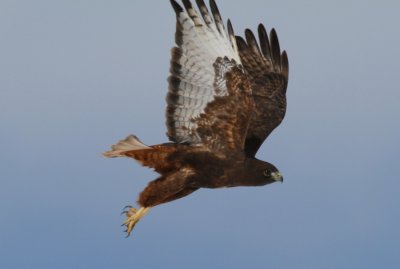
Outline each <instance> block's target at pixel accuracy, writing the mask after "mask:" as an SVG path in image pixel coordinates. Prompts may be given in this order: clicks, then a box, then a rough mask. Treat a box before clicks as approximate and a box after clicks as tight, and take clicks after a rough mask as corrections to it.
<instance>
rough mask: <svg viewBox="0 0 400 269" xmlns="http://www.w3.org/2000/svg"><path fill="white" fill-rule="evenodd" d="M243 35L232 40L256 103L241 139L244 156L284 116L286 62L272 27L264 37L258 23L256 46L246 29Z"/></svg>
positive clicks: (251, 150) (256, 146)
mask: <svg viewBox="0 0 400 269" xmlns="http://www.w3.org/2000/svg"><path fill="white" fill-rule="evenodd" d="M245 36H246V40H244V39H243V38H242V37H239V36H237V37H236V42H237V46H238V48H239V54H240V59H241V61H242V64H243V66H244V68H245V70H246V71H247V73H248V76H249V79H250V81H251V87H252V90H253V97H254V102H255V105H256V108H255V113H254V115H253V117H252V118H251V123H250V126H249V129H248V132H247V137H246V142H245V152H246V154H247V156H249V157H254V156H255V155H256V153H257V151H258V149H259V148H260V147H261V145H262V143H263V142H264V140H265V139H266V138H267V137H268V135H269V134H270V133H271V132H272V131H273V130H274V129H275V128H276V127H277V126H278V125H279V124H280V123H281V122H282V120H283V118H284V116H285V112H286V87H287V84H288V77H289V63H288V58H287V54H286V52H285V51H283V52H282V53H281V51H280V47H279V42H278V37H277V35H276V32H275V30H274V29H272V30H271V33H270V36H269V38H268V35H267V33H266V31H265V28H264V26H263V25H262V24H260V25H259V27H258V36H259V41H260V46H259V45H258V44H257V40H256V38H255V36H254V34H253V33H252V32H251V31H250V30H249V29H247V30H246V31H245ZM260 48H261V49H260Z"/></svg>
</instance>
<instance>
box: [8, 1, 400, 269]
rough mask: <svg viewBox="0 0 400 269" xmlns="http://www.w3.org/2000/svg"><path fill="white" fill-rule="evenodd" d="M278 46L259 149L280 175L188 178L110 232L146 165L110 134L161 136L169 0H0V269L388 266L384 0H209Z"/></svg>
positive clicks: (394, 155)
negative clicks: (276, 103) (280, 95)
mask: <svg viewBox="0 0 400 269" xmlns="http://www.w3.org/2000/svg"><path fill="white" fill-rule="evenodd" d="M218 4H219V8H220V11H221V13H222V16H223V18H224V19H225V20H226V19H228V18H230V19H231V20H232V22H233V25H234V28H235V31H236V33H237V34H242V33H243V31H244V29H245V28H246V27H250V28H252V29H256V26H257V25H258V23H259V22H263V23H264V24H265V25H266V27H267V28H268V29H270V28H271V27H275V28H276V29H277V32H278V36H279V39H280V43H281V47H282V48H284V49H286V50H287V51H288V54H289V62H290V79H289V87H288V92H287V95H288V110H287V115H286V118H285V120H284V121H283V123H282V124H281V125H280V127H279V128H278V129H277V130H275V131H274V132H273V134H272V135H271V136H270V138H269V139H268V141H267V142H266V143H265V144H264V145H263V147H262V148H261V150H260V151H259V153H258V157H259V158H260V159H263V160H268V161H270V162H272V163H274V164H275V165H276V166H277V167H278V168H279V169H280V171H281V172H282V173H283V174H284V177H285V182H284V183H283V184H272V185H268V186H265V187H259V188H233V189H222V190H207V189H204V190H200V191H198V192H196V193H194V194H192V195H190V196H188V197H186V198H184V199H181V200H178V201H175V202H172V203H168V204H166V205H162V206H159V207H156V208H154V209H153V210H152V211H150V213H149V214H148V215H147V216H146V217H145V218H144V219H142V221H141V222H140V223H139V224H138V225H137V227H136V228H135V230H134V232H133V236H132V237H130V238H128V239H126V238H125V235H124V233H123V230H124V229H123V227H121V226H120V224H121V223H122V221H123V220H124V217H123V216H120V215H119V214H120V212H121V211H122V208H123V207H124V206H125V205H128V204H132V203H134V201H136V198H137V195H138V194H139V192H140V191H141V190H142V189H143V188H144V187H145V186H146V185H147V183H148V182H149V181H150V180H152V179H154V178H155V177H156V176H157V175H156V174H155V173H154V172H152V171H151V170H149V169H146V168H142V167H140V166H139V165H138V164H136V163H135V162H134V161H131V160H128V159H112V160H109V159H105V158H103V157H102V156H101V153H102V152H103V151H105V150H108V148H109V146H110V145H111V144H113V143H115V142H116V141H118V140H120V139H122V138H124V137H126V136H127V135H128V134H131V133H133V134H136V135H137V136H139V137H140V138H141V139H142V140H143V141H144V142H145V143H147V144H156V143H161V142H164V141H166V136H165V131H166V128H165V122H164V110H165V94H166V91H167V81H166V78H167V76H168V68H169V57H170V55H169V50H170V48H171V47H172V46H173V43H174V42H173V37H174V32H175V15H174V12H173V10H172V8H171V7H170V5H169V1H132V0H129V1H128V0H120V1H103V0H99V1H94V0H92V1H89V0H83V1H65V0H64V1H50V0H47V1H46V0H36V1H23V0H0V149H1V154H0V171H1V172H0V268H8V269H13V268H18V269H25V268H29V269H31V268H40V269H46V268H57V269H63V268H68V269H70V268H98V269H102V268H167V269H169V268H174V269H180V268H194V269H196V268H297V269H299V268H325V269H329V268H364V269H367V268H386V269H391V268H399V267H400V256H399V249H400V232H399V229H398V227H400V209H399V206H400V195H399V194H400V192H399V189H400V183H399V180H400V176H399V168H400V163H399V162H400V161H399V157H400V143H399V137H400V120H399V118H400V88H399V65H398V63H399V60H400V50H399V48H400V37H399V35H400V31H399V25H400V17H399V10H400V3H399V2H398V1H388V0H384V1H361V0H357V1H356V0H346V1H344V0H342V1H340V0H338V1H295V0H268V1H264V0H263V1H261V0H258V1H227V0H219V1H218Z"/></svg>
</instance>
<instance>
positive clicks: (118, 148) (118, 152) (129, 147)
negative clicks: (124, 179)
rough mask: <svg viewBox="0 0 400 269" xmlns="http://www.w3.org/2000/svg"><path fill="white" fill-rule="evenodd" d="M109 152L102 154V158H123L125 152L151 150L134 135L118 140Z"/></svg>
mask: <svg viewBox="0 0 400 269" xmlns="http://www.w3.org/2000/svg"><path fill="white" fill-rule="evenodd" d="M111 149H112V150H110V151H107V152H104V153H103V156H105V157H107V158H115V157H125V156H126V153H127V152H130V151H136V150H144V149H151V147H149V146H146V145H145V144H143V143H142V141H140V140H139V138H137V136H135V135H129V136H128V137H127V138H125V139H123V140H120V141H119V142H118V143H117V144H115V145H112V146H111Z"/></svg>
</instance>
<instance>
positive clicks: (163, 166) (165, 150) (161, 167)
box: [103, 135, 177, 172]
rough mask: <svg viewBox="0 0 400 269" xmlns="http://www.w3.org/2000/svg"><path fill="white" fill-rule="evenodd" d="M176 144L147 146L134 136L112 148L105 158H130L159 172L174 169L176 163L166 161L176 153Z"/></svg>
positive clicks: (105, 153) (104, 154)
mask: <svg viewBox="0 0 400 269" xmlns="http://www.w3.org/2000/svg"><path fill="white" fill-rule="evenodd" d="M176 150H177V147H176V144H174V143H166V144H160V145H154V146H147V145H145V144H144V143H142V141H140V140H139V138H137V137H136V136H134V135H129V136H128V137H127V138H125V139H123V140H121V141H119V142H118V143H117V144H115V145H112V146H111V150H110V151H107V152H104V153H103V156H105V157H108V158H115V157H128V158H133V159H135V160H137V161H138V162H139V163H141V164H142V165H144V166H147V167H150V168H154V169H155V170H156V171H157V172H164V171H168V170H170V169H173V168H174V167H173V165H174V162H168V161H166V158H167V157H169V156H171V154H172V153H174V152H176Z"/></svg>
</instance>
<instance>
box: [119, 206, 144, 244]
mask: <svg viewBox="0 0 400 269" xmlns="http://www.w3.org/2000/svg"><path fill="white" fill-rule="evenodd" d="M149 209H150V207H141V208H140V209H139V210H137V209H136V208H134V207H132V206H127V207H125V211H123V212H122V213H125V215H126V220H125V221H124V223H123V224H122V225H125V226H126V233H127V237H128V236H129V235H130V234H131V232H132V230H133V228H134V227H135V225H136V223H138V222H139V220H140V219H141V218H142V217H144V215H146V213H147V212H148V211H149Z"/></svg>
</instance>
